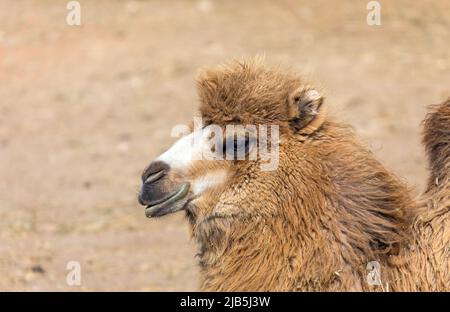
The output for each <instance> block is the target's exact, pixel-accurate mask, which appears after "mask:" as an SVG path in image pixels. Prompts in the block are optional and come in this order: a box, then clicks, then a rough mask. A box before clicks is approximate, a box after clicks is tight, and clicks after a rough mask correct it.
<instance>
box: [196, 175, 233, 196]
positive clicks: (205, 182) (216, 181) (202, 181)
mask: <svg viewBox="0 0 450 312" xmlns="http://www.w3.org/2000/svg"><path fill="white" fill-rule="evenodd" d="M226 178H227V172H226V171H225V170H218V171H214V172H210V173H207V174H205V175H204V176H201V177H199V178H197V179H195V180H194V182H193V183H192V192H193V193H194V195H200V194H202V193H204V192H205V191H206V190H208V189H211V188H213V187H215V186H217V185H220V184H222V183H223V182H224V181H225V180H226Z"/></svg>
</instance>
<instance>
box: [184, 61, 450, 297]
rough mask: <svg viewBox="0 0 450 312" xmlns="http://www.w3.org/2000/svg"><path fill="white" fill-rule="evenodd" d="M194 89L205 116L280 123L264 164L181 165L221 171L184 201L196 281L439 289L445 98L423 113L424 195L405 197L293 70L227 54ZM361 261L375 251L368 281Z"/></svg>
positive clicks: (267, 287) (246, 286)
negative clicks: (270, 162) (376, 272)
mask: <svg viewBox="0 0 450 312" xmlns="http://www.w3.org/2000/svg"><path fill="white" fill-rule="evenodd" d="M198 91H199V95H200V101H201V104H200V113H201V115H202V117H203V119H204V120H205V121H206V123H207V124H217V125H220V126H225V125H228V124H242V125H247V124H252V125H259V124H265V125H278V126H279V129H280V145H279V166H278V169H277V170H275V171H261V169H260V166H259V164H260V163H261V160H260V159H258V160H256V161H254V160H253V161H250V160H245V161H222V162H210V163H209V164H207V162H203V161H199V162H198V163H196V164H195V166H193V168H191V172H190V173H189V174H190V175H195V173H196V172H197V173H198V172H200V171H207V170H209V169H211V166H215V167H221V168H226V170H227V171H228V179H227V180H226V181H225V182H224V183H223V184H222V185H220V186H218V187H215V188H213V189H211V190H209V191H208V192H207V193H206V194H203V195H202V196H201V198H198V199H196V200H193V201H192V203H191V205H189V207H187V208H186V211H187V215H188V218H189V220H190V222H191V225H192V233H193V237H194V238H195V240H196V241H197V242H198V244H199V253H198V258H199V263H200V266H201V289H202V290H214V291H297V290H299V291H360V290H364V291H381V290H386V288H387V287H389V289H393V290H431V289H433V290H444V289H446V290H448V289H449V284H448V283H449V254H448V252H449V247H450V245H449V236H450V235H449V220H450V218H449V217H450V216H449V212H448V211H449V209H448V194H449V190H448V163H449V162H448V161H449V158H448V157H449V146H450V144H449V142H448V140H449V137H450V136H449V125H450V123H449V117H450V114H449V102H448V101H447V102H446V103H445V104H443V105H442V106H441V107H440V108H438V109H436V110H435V111H434V112H433V113H431V115H430V116H429V118H428V119H427V121H426V122H425V138H424V141H425V144H426V146H427V150H428V152H429V157H430V161H431V170H432V175H431V178H430V183H429V187H428V190H427V192H426V194H425V195H424V198H423V199H424V201H425V202H426V204H427V206H426V207H425V206H424V207H420V208H416V203H415V202H414V201H413V200H412V199H411V198H410V195H409V191H408V189H407V188H406V187H405V185H403V184H402V183H401V182H400V181H399V180H398V179H397V178H396V177H395V176H394V175H393V174H391V173H390V172H388V171H387V170H386V169H385V168H384V167H383V166H382V165H381V164H380V163H379V162H378V161H377V160H376V159H375V157H374V155H373V154H372V153H371V152H370V151H369V150H367V149H366V148H364V147H363V146H362V145H361V144H360V143H359V142H358V140H357V138H356V137H355V136H354V134H353V132H352V130H351V129H350V128H349V127H348V126H346V125H343V124H342V123H340V122H337V121H335V120H334V119H333V118H332V117H330V116H328V115H327V114H326V112H325V110H324V108H323V107H322V102H323V98H322V97H317V96H316V95H317V94H318V93H316V92H314V91H313V92H312V93H311V92H310V91H311V87H310V86H308V85H307V84H305V83H304V82H303V80H302V79H301V78H300V77H298V76H297V75H294V74H291V73H286V72H284V71H281V70H278V69H273V68H268V67H265V66H263V65H261V64H260V63H259V62H256V61H250V62H233V63H231V64H228V65H225V66H222V67H220V68H219V69H216V70H210V71H206V72H204V73H203V74H202V75H201V76H200V78H199V80H198ZM311 94H314V96H313V97H312V98H311ZM180 178H183V177H180ZM184 178H187V177H184ZM411 232H412V233H411ZM411 237H412V239H411ZM370 261H378V262H379V263H380V266H381V279H382V282H383V286H381V287H380V286H369V285H368V283H367V274H368V270H367V263H368V262H370Z"/></svg>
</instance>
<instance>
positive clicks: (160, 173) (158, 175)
mask: <svg viewBox="0 0 450 312" xmlns="http://www.w3.org/2000/svg"><path fill="white" fill-rule="evenodd" d="M165 171H166V170H165V169H161V170H160V171H157V172H155V173H152V174H151V175H149V176H148V177H147V178H146V179H145V181H144V184H150V183H153V182H155V181H157V180H159V178H161V177H162V176H163V175H164V174H165Z"/></svg>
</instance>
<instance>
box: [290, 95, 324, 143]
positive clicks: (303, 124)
mask: <svg viewBox="0 0 450 312" xmlns="http://www.w3.org/2000/svg"><path fill="white" fill-rule="evenodd" d="M322 103H323V96H322V95H321V94H320V93H319V92H318V91H316V90H315V89H303V88H301V89H297V90H295V91H294V92H292V93H291V94H290V95H289V119H290V123H291V126H292V127H293V128H294V129H295V130H296V131H299V133H301V134H310V133H312V132H314V131H316V130H317V129H318V128H319V127H320V125H321V124H322V123H323V120H324V118H323V117H324V111H323V108H322Z"/></svg>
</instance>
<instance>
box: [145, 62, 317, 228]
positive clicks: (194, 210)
mask: <svg viewBox="0 0 450 312" xmlns="http://www.w3.org/2000/svg"><path fill="white" fill-rule="evenodd" d="M197 86H198V94H199V97H200V107H199V116H198V117H196V118H195V119H194V122H193V123H192V125H191V126H190V127H189V130H187V131H185V132H186V133H185V135H184V136H183V137H181V138H180V139H179V140H178V141H177V142H175V144H174V145H173V146H172V147H170V148H169V149H168V150H167V151H166V152H164V153H163V154H162V155H160V156H159V157H157V158H156V159H155V160H154V161H153V162H151V163H150V165H149V166H148V167H147V168H146V169H145V170H144V173H143V174H142V187H141V191H140V194H139V202H140V203H141V204H142V205H144V206H145V207H146V208H145V209H146V215H147V216H148V217H157V216H162V215H165V214H168V213H172V212H176V211H180V210H185V211H186V212H187V215H188V217H189V219H190V220H191V221H192V222H193V223H194V224H195V223H196V222H199V220H200V221H201V220H205V219H208V218H214V217H231V216H236V215H253V216H254V215H258V214H259V215H273V214H277V213H278V212H277V211H272V210H274V209H276V207H282V206H283V205H282V203H280V202H279V201H280V199H279V198H277V192H276V190H277V188H278V187H279V186H280V185H285V184H286V183H285V181H283V180H285V179H286V175H287V174H288V175H289V174H291V173H292V171H293V170H297V169H293V168H295V165H296V159H295V158H293V157H291V156H292V154H293V153H292V148H297V147H298V145H296V144H298V142H300V141H301V140H302V138H305V137H307V136H311V135H312V134H313V133H314V132H315V131H316V130H317V129H318V128H319V127H320V125H321V123H322V122H323V116H324V112H323V109H322V100H323V98H322V96H321V95H320V94H319V93H318V92H317V91H316V90H314V89H312V88H311V87H309V86H308V85H306V84H305V83H304V82H303V81H302V79H301V78H300V77H298V76H296V75H294V74H291V73H286V72H282V71H279V70H277V69H272V68H268V67H265V66H264V65H262V64H261V63H260V62H258V61H250V62H237V61H236V62H233V63H230V64H227V65H224V66H222V67H219V68H217V69H214V70H206V71H204V72H203V73H202V74H201V75H200V77H199V78H198V84H197ZM294 154H295V153H294ZM297 156H298V155H297ZM261 200H264V201H267V202H268V203H270V204H268V205H259V206H257V205H254V203H255V202H260V201H261Z"/></svg>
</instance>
